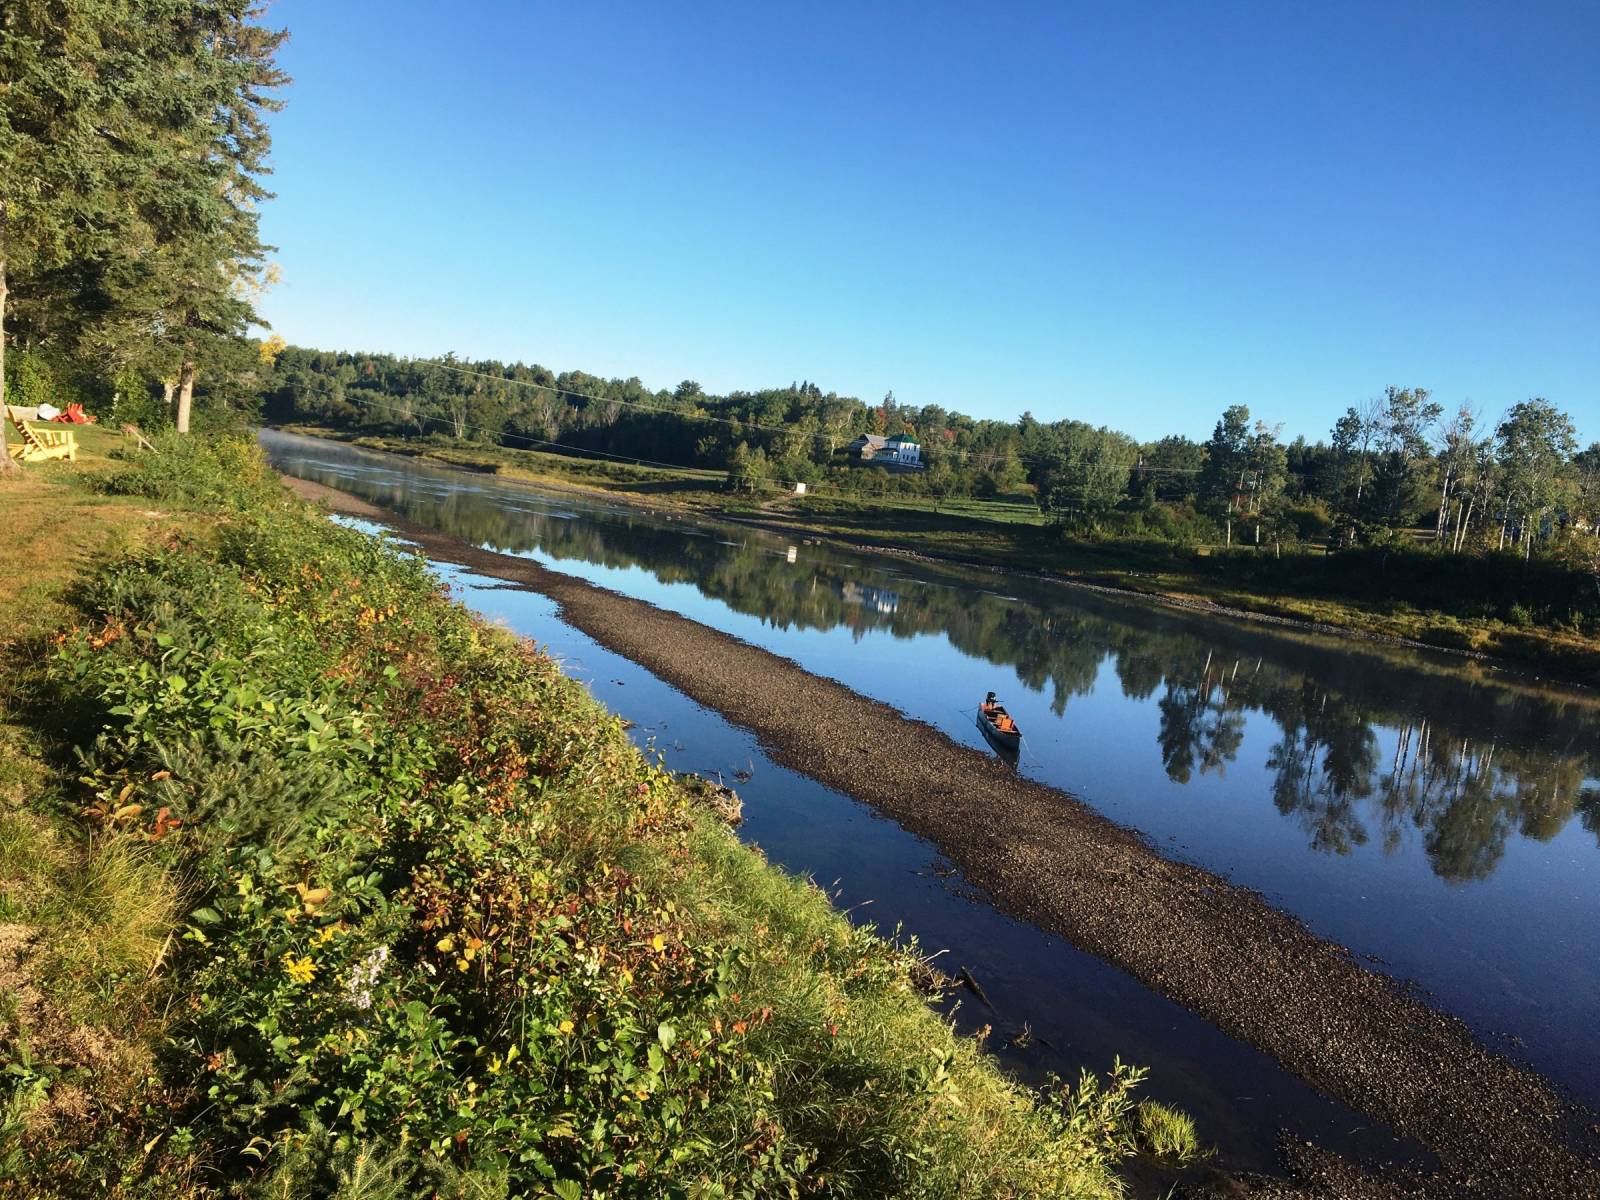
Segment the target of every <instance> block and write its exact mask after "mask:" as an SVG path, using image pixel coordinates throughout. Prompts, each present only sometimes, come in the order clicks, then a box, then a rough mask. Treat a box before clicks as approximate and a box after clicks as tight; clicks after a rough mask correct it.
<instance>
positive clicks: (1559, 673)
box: [265, 426, 1600, 691]
mask: <svg viewBox="0 0 1600 1200" xmlns="http://www.w3.org/2000/svg"><path fill="white" fill-rule="evenodd" d="M265 428H270V429H274V430H276V431H278V432H281V433H285V434H289V435H291V436H297V437H311V438H317V439H319V440H322V441H329V442H337V443H338V444H340V445H345V446H352V447H354V448H355V449H357V450H366V451H368V452H369V453H372V454H396V455H398V456H399V457H402V458H417V459H421V460H423V461H425V462H428V463H431V464H432V465H433V466H436V467H438V468H440V469H442V470H454V471H463V472H466V473H467V474H472V475H487V476H488V477H489V478H491V479H494V480H496V481H497V482H499V483H503V484H507V485H509V486H515V487H526V488H529V489H532V490H535V491H538V490H547V491H553V492H567V493H570V494H573V495H578V496H585V497H588V498H590V499H598V500H604V501H606V502H608V503H614V504H621V505H625V506H627V507H629V508H637V509H641V510H643V511H646V512H658V511H661V510H671V511H674V512H678V513H685V514H689V515H692V516H697V517H704V518H706V519H709V520H716V521H722V522H725V523H727V524H730V525H743V526H746V527H748V528H751V529H760V530H763V531H764V532H767V533H776V534H782V535H784V536H787V537H792V538H809V539H811V540H813V541H816V542H821V543H826V544H828V545H831V546H838V547H841V548H843V549H846V550H852V551H855V552H857V553H861V554H881V555H885V556H886V557H889V558H898V559H905V560H908V561H911V562H926V563H936V564H942V565H945V566H952V567H959V568H962V569H964V570H971V571H983V572H986V573H988V574H992V575H997V576H1000V577H1003V578H1009V579H1025V580H1028V581H1030V582H1036V583H1047V584H1054V585H1056V586H1059V587H1066V588H1074V589H1077V590H1080V591H1085V592H1090V593H1093V594H1096V595H1102V596H1109V597H1112V598H1114V599H1118V600H1142V601H1146V602H1148V603H1151V604H1155V605H1160V606H1162V607H1165V608H1171V609H1175V610H1177V611H1180V612H1192V613H1198V614H1200V615H1201V616H1208V617H1223V618H1226V619H1228V620H1235V621H1246V622H1250V623H1251V624H1255V625H1262V626H1267V627H1271V628H1275V629H1286V630H1290V631H1295V632H1302V633H1312V634H1320V635H1323V636H1327V637H1337V638H1346V639H1349V640H1351V641H1356V642H1362V643H1365V644H1367V645H1374V646H1388V647H1394V648H1399V649H1407V650H1422V651H1425V652H1427V653H1430V654H1440V655H1444V656H1446V657H1449V658H1453V659H1456V660H1459V661H1463V662H1470V663H1474V664H1476V665H1478V666H1481V667H1483V668H1486V669H1488V670H1492V671H1495V672H1499V673H1502V674H1506V675H1514V676H1517V677H1519V678H1521V679H1523V680H1525V681H1528V682H1530V683H1538V682H1544V681H1551V682H1555V683H1559V684H1561V685H1563V686H1566V687H1577V688H1583V689H1585V690H1586V691H1596V690H1600V680H1597V678H1596V677H1595V675H1594V673H1593V672H1582V671H1579V670H1565V669H1563V668H1562V667H1561V666H1560V665H1559V664H1557V665H1555V666H1554V667H1545V668H1544V669H1542V670H1541V669H1540V667H1539V665H1538V663H1537V662H1536V661H1535V660H1534V659H1532V658H1519V657H1511V656H1507V655H1504V654H1495V653H1492V652H1490V651H1487V650H1472V649H1468V648H1466V647H1462V646H1447V645H1442V644H1440V643H1437V642H1428V641H1423V640H1422V639H1420V638H1413V637H1405V636H1403V635H1401V634H1393V633H1380V632H1378V631H1375V630H1370V629H1359V628H1356V627H1355V626H1352V625H1337V624H1333V623H1331V622H1328V621H1316V620H1312V619H1310V618H1308V617H1292V616H1284V615H1283V614H1281V613H1271V612H1263V611H1260V610H1258V609H1252V608H1240V607H1238V606H1236V605H1230V604H1223V603H1221V602H1220V601H1216V600H1206V599H1203V598H1200V597H1195V596H1179V595H1173V594H1171V593H1168V592H1160V591H1141V590H1140V589H1138V588H1133V587H1127V586H1120V585H1118V584H1115V583H1103V582H1092V581H1090V580H1088V579H1078V578H1074V577H1072V576H1070V575H1061V574H1057V573H1054V572H1051V571H1045V570H1036V569H1031V568H1027V567H1015V566H1004V565H1001V564H998V563H990V562H980V561H977V560H975V559H970V558H962V557H960V556H959V555H954V554H936V553H930V552H928V551H925V550H903V549H900V548H898V547H895V546H882V545H878V544H876V543H873V542H860V541H853V540H851V539H850V538H848V537H842V536H840V535H838V534H833V533H826V532H819V531H818V530H815V529H812V528H809V527H807V526H803V525H800V526H796V525H788V524H785V523H783V522H781V521H770V520H762V519H760V518H759V517H754V516H741V515H739V514H736V513H729V512H726V511H722V510H713V509H708V508H705V507H703V506H700V505H696V504H685V503H681V502H679V501H676V500H672V499H670V498H663V497H652V498H650V499H648V500H646V499H642V498H640V497H638V496H635V495H632V494H631V493H628V492H619V491H616V490H614V489H611V488H606V487H599V486H593V485H588V484H581V483H573V482H571V481H567V480H558V479H552V480H544V479H539V480H537V481H535V480H530V479H519V478H517V477H516V476H514V475H500V474H498V473H497V472H495V471H492V470H477V469H475V468H472V467H468V466H463V465H460V464H457V463H451V462H447V461H445V460H443V459H440V458H436V457H434V456H433V455H431V454H429V453H428V452H427V451H426V450H418V451H416V452H414V453H410V454H406V453H403V452H400V451H396V450H389V449H377V448H375V447H371V446H363V445H361V444H360V443H359V441H358V439H357V438H355V437H352V436H345V435H343V434H339V433H336V432H333V431H319V432H316V433H312V432H308V431H307V430H304V429H299V428H296V429H289V428H281V427H279V426H266V427H265Z"/></svg>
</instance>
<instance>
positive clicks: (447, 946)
mask: <svg viewBox="0 0 1600 1200" xmlns="http://www.w3.org/2000/svg"><path fill="white" fill-rule="evenodd" d="M433 948H434V949H435V950H437V951H438V952H439V953H440V954H449V953H450V951H452V950H454V949H455V948H456V940H455V938H453V937H451V936H449V935H448V934H446V935H445V936H444V937H442V938H440V939H439V940H438V941H437V942H435V943H434V944H433Z"/></svg>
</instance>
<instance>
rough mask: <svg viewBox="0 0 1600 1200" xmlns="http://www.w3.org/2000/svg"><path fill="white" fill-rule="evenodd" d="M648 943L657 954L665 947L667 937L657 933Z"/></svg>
mask: <svg viewBox="0 0 1600 1200" xmlns="http://www.w3.org/2000/svg"><path fill="white" fill-rule="evenodd" d="M650 945H651V947H652V948H653V949H654V950H655V951H656V952H657V953H658V954H659V953H660V952H661V951H663V950H665V949H666V948H667V939H666V938H664V937H662V936H661V935H660V934H659V933H658V934H656V935H655V937H653V938H651V939H650Z"/></svg>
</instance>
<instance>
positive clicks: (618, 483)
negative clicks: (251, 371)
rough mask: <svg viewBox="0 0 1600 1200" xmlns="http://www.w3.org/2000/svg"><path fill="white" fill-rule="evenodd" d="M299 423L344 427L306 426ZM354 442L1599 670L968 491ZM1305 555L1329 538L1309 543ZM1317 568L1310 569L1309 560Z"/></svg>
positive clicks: (1540, 630)
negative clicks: (928, 496)
mask: <svg viewBox="0 0 1600 1200" xmlns="http://www.w3.org/2000/svg"><path fill="white" fill-rule="evenodd" d="M298 431H299V432H304V433H312V434H318V435H321V436H342V435H334V434H331V433H330V431H327V430H318V429H315V428H311V427H301V428H299V429H298ZM354 440H355V441H356V444H359V445H364V446H368V447H370V448H372V449H381V450H389V451H393V452H398V453H403V454H409V455H415V456H422V457H427V458H432V459H435V460H437V461H440V462H444V463H448V464H451V465H456V466H465V467H468V468H470V469H473V470H481V471H489V472H492V473H494V474H496V475H498V476H501V477H503V478H507V479H513V480H522V481H525V482H529V483H542V484H555V485H558V486H563V487H578V488H581V489H584V490H590V491H595V492H601V493H606V494H610V495H613V496H620V497H622V498H625V499H632V500H635V501H639V502H646V503H650V504H663V505H678V506H681V507H686V508H692V509H695V510H698V511H702V512H706V513H709V514H712V515H719V516H732V517H745V518H755V519H758V520H760V521H761V522H763V523H765V524H770V525H773V526H775V527H778V528H781V529H784V530H786V531H788V532H790V533H792V534H793V535H795V536H797V537H798V536H808V537H825V538H834V539H839V540H842V541H847V542H850V543H853V544H857V545H864V546H879V547H883V548H885V549H894V550H903V551H911V552H914V553H919V554H925V555H928V556H931V557H937V558H946V559H950V560H952V561H958V562H965V563H974V564H978V565H982V566H992V567H1000V568H1003V569H1007V570H1018V571H1038V572H1044V573H1048V574H1054V575H1059V576H1061V577H1063V578H1067V579H1074V580H1079V581H1082V582H1085V583H1093V584H1097V585H1100V586H1104V587H1112V588H1120V589H1125V590H1128V591H1133V592H1138V593H1140V594H1142V595H1150V596H1163V597H1168V598H1172V599H1179V600H1191V601H1198V602H1202V603H1207V604H1216V605H1222V606H1224V607H1227V608H1235V609H1240V610H1243V611H1246V612H1254V613H1262V614H1265V615H1268V616H1273V617H1283V618H1287V619H1290V620H1296V621H1310V622H1316V623H1319V624H1325V625H1331V626H1335V627H1338V628H1342V629H1350V630H1355V631H1359V632H1362V633H1369V634H1376V635H1378V636H1382V637H1396V638H1404V639H1409V640H1413V641H1418V642H1422V643H1425V644H1427V645H1433V646H1439V647H1443V648H1447V649H1452V650H1473V651H1479V652H1482V653H1486V654H1489V655H1491V656H1493V657H1496V658H1503V659H1505V660H1507V661H1511V662H1518V663H1525V664H1528V665H1531V666H1535V667H1538V668H1541V669H1546V670H1549V669H1554V670H1556V671H1558V672H1560V673H1562V674H1565V675H1568V676H1571V677H1574V678H1578V679H1589V678H1593V677H1595V676H1596V675H1597V674H1600V639H1596V638H1594V637H1592V636H1585V635H1582V634H1579V633H1575V632H1573V631H1570V630H1562V629H1555V628H1544V627H1526V626H1518V625H1514V624H1512V623H1509V622H1507V621H1503V620H1498V619H1495V618H1491V617H1473V618H1465V617H1455V616H1450V615H1446V614H1441V613H1438V612H1433V611H1430V610H1428V609H1427V608H1422V607H1416V606H1412V605H1408V604H1403V603H1395V602H1391V601H1375V600H1370V599H1364V598H1359V597H1354V596H1351V595H1340V594H1330V593H1329V592H1327V591H1326V590H1325V589H1323V588H1321V587H1320V586H1318V585H1315V584H1312V583H1311V582H1310V580H1309V578H1308V580H1307V581H1306V583H1305V585H1304V586H1302V587H1300V588H1299V589H1296V590H1290V589H1288V588H1283V589H1280V590H1265V589H1264V588H1263V587H1262V586H1260V585H1253V584H1252V583H1251V582H1250V581H1249V580H1248V579H1247V578H1241V577H1240V576H1241V575H1243V574H1244V573H1245V570H1247V569H1248V563H1249V560H1250V558H1251V555H1250V553H1249V552H1236V555H1237V557H1238V559H1239V565H1240V567H1241V568H1243V569H1241V570H1238V571H1229V570H1228V569H1226V568H1223V569H1217V568H1216V567H1215V565H1214V564H1205V566H1204V567H1202V565H1201V563H1203V561H1204V560H1195V559H1193V558H1191V557H1190V556H1189V555H1188V553H1187V552H1184V551H1181V550H1178V549H1177V548H1174V547H1170V546H1167V545H1164V544H1161V543H1158V542H1153V541H1150V542H1146V541H1133V540H1127V541H1122V542H1105V543H1102V542H1086V541H1072V540H1068V539H1064V538H1062V537H1060V536H1059V535H1058V533H1057V532H1056V530H1055V529H1054V528H1052V527H1050V526H1049V525H1047V524H1046V523H1045V522H1044V520H1043V518H1042V517H1041V516H1040V515H1039V513H1038V512H1037V510H1036V509H1033V508H1032V507H1031V506H1028V505H1021V504H1017V503H1013V502H1005V501H994V502H991V501H979V500H959V501H949V502H946V503H944V504H941V505H940V511H938V512H935V511H934V507H933V503H932V501H929V500H920V499H914V498H904V499H884V500H874V499H866V498H857V497H839V496H835V495H828V494H826V493H823V494H819V495H813V496H808V497H804V498H797V497H783V498H779V499H775V500H768V501H767V502H765V503H760V502H756V501H753V500H744V499H738V498H733V497H729V496H728V495H727V494H726V493H725V492H722V491H720V490H719V489H720V480H721V475H720V474H719V473H714V472H704V471H670V470H663V469H660V468H646V467H626V466H621V465H615V464H604V463H590V462H582V461H579V460H575V459H572V458H568V457H566V456H563V455H556V454H548V453H538V452H531V451H521V450H507V449H504V448H500V447H490V446H472V447H466V448H463V447H458V446H453V445H448V444H440V439H429V440H428V441H426V442H418V441H412V440H408V439H404V438H392V437H366V438H358V439H354ZM1300 553H1303V554H1306V555H1307V556H1308V558H1307V559H1305V560H1304V561H1306V562H1307V563H1308V565H1314V564H1316V563H1319V562H1320V560H1321V558H1322V552H1321V551H1320V550H1308V551H1301V552H1300ZM1307 575H1308V577H1309V576H1311V575H1312V572H1310V571H1308V572H1307Z"/></svg>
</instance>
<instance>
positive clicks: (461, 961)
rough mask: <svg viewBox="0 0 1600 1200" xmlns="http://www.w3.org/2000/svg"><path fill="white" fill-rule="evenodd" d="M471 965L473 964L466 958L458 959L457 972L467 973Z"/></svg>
mask: <svg viewBox="0 0 1600 1200" xmlns="http://www.w3.org/2000/svg"><path fill="white" fill-rule="evenodd" d="M471 965H472V964H471V963H469V962H467V960H466V959H464V958H458V959H456V970H458V971H465V970H466V969H467V968H468V967H469V966H471Z"/></svg>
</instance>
